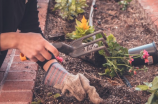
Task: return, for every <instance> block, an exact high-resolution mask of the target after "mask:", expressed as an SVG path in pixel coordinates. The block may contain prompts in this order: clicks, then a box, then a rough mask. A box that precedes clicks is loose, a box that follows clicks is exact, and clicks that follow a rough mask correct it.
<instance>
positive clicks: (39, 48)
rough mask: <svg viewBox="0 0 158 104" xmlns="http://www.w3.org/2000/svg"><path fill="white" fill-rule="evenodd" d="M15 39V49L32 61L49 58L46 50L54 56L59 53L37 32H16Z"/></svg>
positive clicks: (49, 55)
mask: <svg viewBox="0 0 158 104" xmlns="http://www.w3.org/2000/svg"><path fill="white" fill-rule="evenodd" d="M17 39H18V44H17V49H19V50H20V52H21V53H23V54H24V55H25V56H26V57H27V58H29V59H30V60H32V61H34V62H37V61H38V60H39V61H41V62H43V61H44V60H45V59H46V60H50V59H51V57H52V56H51V54H50V53H49V52H48V51H50V52H52V53H53V54H54V56H55V57H57V56H58V55H59V52H58V50H57V49H56V48H55V47H54V46H53V45H52V44H51V43H49V42H48V41H47V40H45V39H44V38H43V37H42V36H41V34H39V33H18V35H17Z"/></svg>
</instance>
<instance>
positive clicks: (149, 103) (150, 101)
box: [147, 92, 155, 104]
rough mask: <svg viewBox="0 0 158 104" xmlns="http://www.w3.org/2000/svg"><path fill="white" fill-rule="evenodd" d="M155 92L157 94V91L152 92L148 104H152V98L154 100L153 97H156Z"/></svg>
mask: <svg viewBox="0 0 158 104" xmlns="http://www.w3.org/2000/svg"><path fill="white" fill-rule="evenodd" d="M154 94H155V92H154V93H152V94H151V96H150V97H149V98H148V102H147V104H152V100H153V98H154Z"/></svg>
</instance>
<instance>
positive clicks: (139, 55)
mask: <svg viewBox="0 0 158 104" xmlns="http://www.w3.org/2000/svg"><path fill="white" fill-rule="evenodd" d="M124 55H126V56H129V55H131V56H140V54H124Z"/></svg>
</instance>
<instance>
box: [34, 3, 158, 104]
mask: <svg viewBox="0 0 158 104" xmlns="http://www.w3.org/2000/svg"><path fill="white" fill-rule="evenodd" d="M54 4H55V2H54V0H50V3H49V8H48V15H47V25H46V29H45V37H46V38H47V39H49V37H51V36H53V37H54V36H55V37H56V36H64V35H65V34H66V33H68V32H72V31H74V30H75V21H67V20H63V19H62V18H61V17H60V16H59V15H58V11H56V12H53V11H52V8H53V7H54ZM87 4H88V5H89V7H87V8H86V9H85V10H86V12H85V13H84V14H80V15H79V16H78V17H77V19H78V20H81V18H82V16H83V15H84V16H85V17H86V18H87V19H88V18H89V11H90V6H91V0H87ZM96 5H97V10H96V11H94V18H93V21H94V27H95V31H97V30H103V32H104V33H106V34H107V35H109V34H110V33H112V34H113V35H114V36H115V37H116V39H117V42H118V43H119V44H120V45H122V46H124V47H126V48H128V49H130V48H133V47H137V46H141V45H145V44H149V43H152V42H153V41H155V43H156V40H157V38H158V35H157V32H156V31H155V27H154V25H153V23H152V22H151V20H150V18H148V16H147V14H146V13H145V12H144V10H143V9H142V8H141V6H140V5H139V3H138V2H137V0H132V2H131V3H130V5H129V6H128V9H127V10H125V11H122V10H120V8H121V5H119V4H118V2H115V1H113V0H97V2H96ZM49 41H50V42H53V41H55V42H58V41H63V42H66V43H69V42H67V41H66V40H63V38H57V39H54V40H49ZM156 45H158V44H157V43H156ZM60 56H61V57H63V58H64V61H63V62H62V63H61V64H62V65H63V66H64V67H65V69H66V70H68V71H69V72H70V73H72V74H77V73H82V74H84V75H85V76H86V77H87V78H88V79H89V80H90V84H91V85H92V86H94V87H95V88H96V89H97V92H98V93H99V95H100V97H101V98H103V99H104V100H105V104H145V103H146V102H147V99H148V97H149V96H150V93H148V92H138V91H135V90H134V87H135V86H136V85H139V84H143V82H151V81H152V80H153V78H154V77H155V76H157V75H158V72H157V71H158V65H157V64H155V65H150V66H147V67H148V70H147V72H145V71H137V74H136V75H132V76H126V78H127V79H128V80H129V82H130V84H131V85H132V88H130V87H127V86H126V85H125V84H124V83H121V81H120V79H119V78H117V77H115V78H113V79H111V78H109V77H107V76H99V75H98V72H102V71H104V69H103V68H98V67H95V66H94V65H92V64H91V63H88V62H86V61H84V60H81V59H78V58H71V57H70V56H67V55H65V54H62V53H60ZM140 67H141V66H140ZM44 76H45V72H44V71H43V70H41V68H39V70H38V73H37V78H36V83H35V88H34V91H33V92H34V98H33V101H38V100H40V101H41V102H42V103H43V104H91V102H90V101H89V98H88V97H87V98H85V100H84V101H82V102H79V101H77V100H76V99H75V98H74V97H71V98H67V97H65V96H62V97H59V98H56V99H55V98H54V96H53V95H55V94H56V93H60V91H59V90H57V89H55V88H52V87H49V86H45V85H43V78H44Z"/></svg>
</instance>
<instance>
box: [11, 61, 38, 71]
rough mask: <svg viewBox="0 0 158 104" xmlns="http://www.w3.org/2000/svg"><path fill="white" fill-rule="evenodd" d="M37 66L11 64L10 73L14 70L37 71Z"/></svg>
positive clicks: (33, 64) (32, 64) (34, 64)
mask: <svg viewBox="0 0 158 104" xmlns="http://www.w3.org/2000/svg"><path fill="white" fill-rule="evenodd" d="M37 69H38V65H37V64H36V63H13V64H12V65H11V67H10V71H15V70H28V71H29V70H37Z"/></svg>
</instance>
